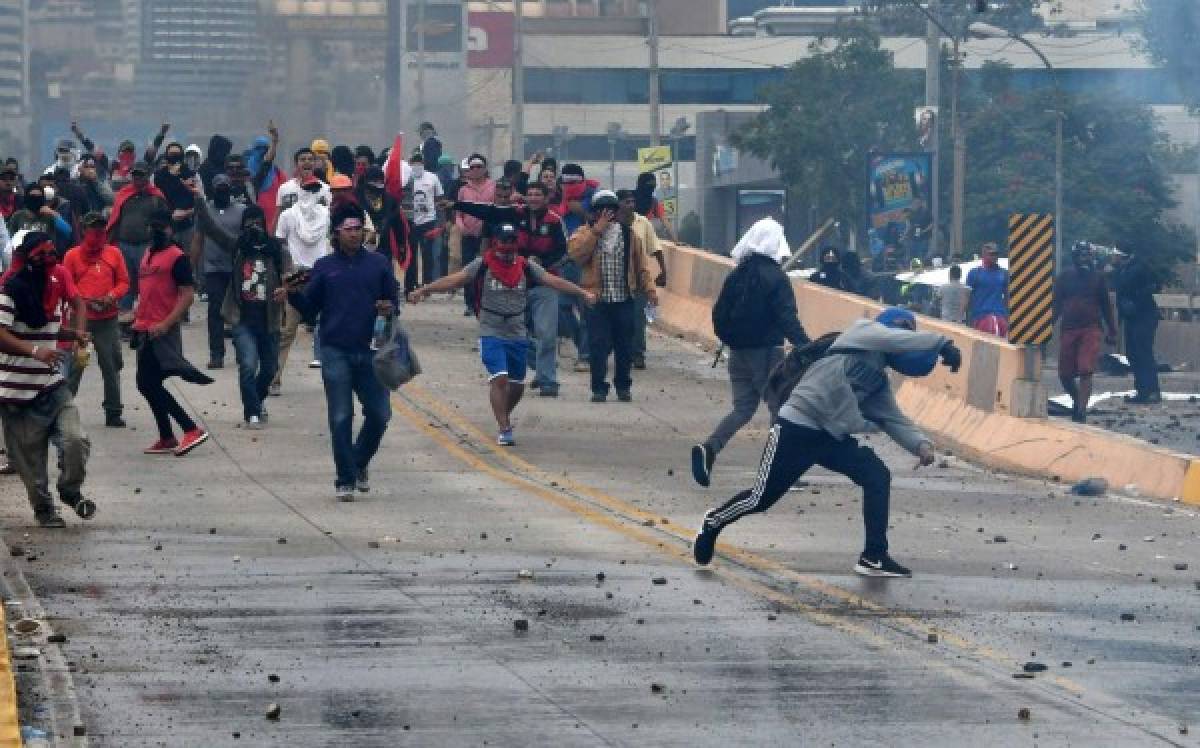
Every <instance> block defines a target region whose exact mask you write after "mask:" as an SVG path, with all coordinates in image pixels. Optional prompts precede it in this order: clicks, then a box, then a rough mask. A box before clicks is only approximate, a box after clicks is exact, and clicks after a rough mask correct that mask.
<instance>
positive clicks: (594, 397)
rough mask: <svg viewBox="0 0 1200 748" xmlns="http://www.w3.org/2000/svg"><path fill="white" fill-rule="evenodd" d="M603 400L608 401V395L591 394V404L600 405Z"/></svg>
mask: <svg viewBox="0 0 1200 748" xmlns="http://www.w3.org/2000/svg"><path fill="white" fill-rule="evenodd" d="M605 400H608V395H606V394H604V393H603V392H593V393H592V402H594V403H602V402H604V401H605Z"/></svg>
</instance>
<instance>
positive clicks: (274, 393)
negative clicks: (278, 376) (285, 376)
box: [267, 384, 283, 397]
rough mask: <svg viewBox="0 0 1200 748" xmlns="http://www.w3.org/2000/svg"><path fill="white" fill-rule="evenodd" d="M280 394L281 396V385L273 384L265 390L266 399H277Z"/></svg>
mask: <svg viewBox="0 0 1200 748" xmlns="http://www.w3.org/2000/svg"><path fill="white" fill-rule="evenodd" d="M282 394H283V385H281V384H273V385H271V386H270V388H269V389H268V390H267V396H268V397H279V396H280V395H282Z"/></svg>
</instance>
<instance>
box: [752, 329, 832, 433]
mask: <svg viewBox="0 0 1200 748" xmlns="http://www.w3.org/2000/svg"><path fill="white" fill-rule="evenodd" d="M839 335H841V333H840V332H829V333H825V334H824V335H822V336H821V337H819V338H817V339H816V340H810V341H808V342H807V343H805V344H804V345H802V346H799V347H796V348H793V349H792V350H790V351H788V354H787V355H786V356H784V357H783V360H782V361H780V362H779V363H777V364H775V366H774V367H773V368H772V369H771V373H770V374H768V375H767V386H766V387H764V388H763V400H765V401H766V403H767V408H769V409H770V412H771V415H772V416H774V415H775V414H777V413H778V412H779V409H780V408H782V407H783V404H784V403H785V402H787V399H788V398H789V397H790V396H791V394H792V390H793V389H795V387H796V385H797V384H799V382H800V380H801V379H803V378H804V374H805V372H807V371H808V369H809V367H811V366H812V365H813V364H814V363H816V362H817V360H818V359H821V358H823V357H824V356H825V354H827V353H829V348H830V346H832V345H833V341H835V340H837V338H838V336H839Z"/></svg>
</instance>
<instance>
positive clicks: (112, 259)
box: [63, 211, 129, 429]
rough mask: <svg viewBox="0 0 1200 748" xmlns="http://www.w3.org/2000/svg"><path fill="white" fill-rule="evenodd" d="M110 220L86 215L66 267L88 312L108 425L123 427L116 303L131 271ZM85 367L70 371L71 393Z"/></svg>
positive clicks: (100, 215) (127, 285) (66, 261)
mask: <svg viewBox="0 0 1200 748" xmlns="http://www.w3.org/2000/svg"><path fill="white" fill-rule="evenodd" d="M106 223H107V222H106V220H105V218H104V216H103V215H102V214H100V213H98V212H95V211H93V212H91V213H88V214H87V215H85V216H84V217H83V241H81V242H80V243H79V245H78V246H76V247H73V248H71V250H70V251H68V252H67V255H66V257H64V258H63V267H64V268H66V270H67V272H68V273H69V274H70V276H71V280H72V281H74V283H75V287H76V288H77V289H78V290H79V295H80V296H81V297H82V298H83V302H84V304H85V305H86V309H87V331H88V332H89V333H91V336H92V345H93V346H94V347H95V349H96V358H97V361H98V364H99V366H100V376H101V377H102V378H103V379H104V402H103V403H102V407H103V408H104V425H105V426H107V427H108V428H116V429H120V428H125V420H124V419H123V418H122V417H121V413H122V411H123V410H124V408H123V406H122V405H121V369H122V368H123V367H124V361H123V359H122V356H121V330H120V327H119V326H118V325H117V302H119V301H120V300H121V298H122V297H123V296H125V294H126V293H128V292H129V271H128V269H127V268H126V266H125V258H124V256H123V255H122V254H121V250H119V249H117V248H116V247H114V246H113V245H111V244H109V242H108V237H107V235H106V231H105V224H106ZM83 372H84V369H83V368H82V367H79V366H76V367H72V369H71V376H70V380H69V384H70V386H71V392H72V393H78V392H79V384H80V381H81V380H82V379H83Z"/></svg>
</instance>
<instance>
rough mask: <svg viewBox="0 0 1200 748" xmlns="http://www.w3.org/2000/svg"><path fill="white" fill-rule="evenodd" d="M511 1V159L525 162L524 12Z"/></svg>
mask: <svg viewBox="0 0 1200 748" xmlns="http://www.w3.org/2000/svg"><path fill="white" fill-rule="evenodd" d="M522 2H523V0H513V80H512V90H513V115H512V128H511V130H510V132H511V134H512V157H513V158H514V159H516V160H517V161H524V160H525V20H524V19H525V11H524V9H523V8H522V7H521V5H522Z"/></svg>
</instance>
